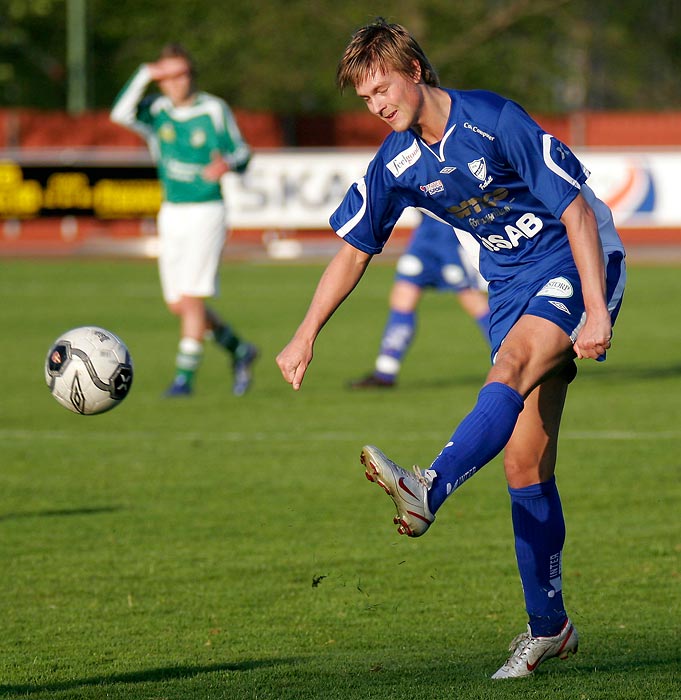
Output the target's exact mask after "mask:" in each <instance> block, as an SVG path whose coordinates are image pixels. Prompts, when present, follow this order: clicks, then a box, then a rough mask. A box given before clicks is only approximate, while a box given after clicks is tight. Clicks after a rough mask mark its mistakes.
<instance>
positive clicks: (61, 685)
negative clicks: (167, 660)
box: [0, 659, 293, 697]
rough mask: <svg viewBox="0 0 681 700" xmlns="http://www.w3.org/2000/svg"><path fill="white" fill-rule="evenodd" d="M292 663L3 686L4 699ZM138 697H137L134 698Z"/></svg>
mask: <svg viewBox="0 0 681 700" xmlns="http://www.w3.org/2000/svg"><path fill="white" fill-rule="evenodd" d="M292 661H293V660H292V659H265V660H257V661H242V662H239V663H232V664H227V663H224V664H208V665H206V666H170V667H168V668H150V669H148V670H146V671H131V672H130V673H118V674H113V675H111V676H94V677H92V678H76V679H73V680H68V681H60V682H56V683H36V684H31V683H25V684H22V685H0V697H9V696H12V695H20V696H22V697H23V696H30V695H33V694H34V693H45V692H48V693H49V692H53V693H57V692H60V691H65V690H74V689H76V688H85V687H92V686H102V687H105V686H109V685H116V684H119V683H122V684H135V683H156V682H160V681H170V680H177V679H183V678H192V677H194V676H199V675H202V674H204V673H217V672H218V671H232V672H234V673H237V672H244V671H252V670H254V669H257V668H262V667H267V666H275V665H278V664H289V663H291V662H292ZM133 697H134V696H133Z"/></svg>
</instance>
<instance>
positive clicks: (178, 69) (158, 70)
mask: <svg viewBox="0 0 681 700" xmlns="http://www.w3.org/2000/svg"><path fill="white" fill-rule="evenodd" d="M147 67H148V68H149V73H150V75H151V79H152V80H156V81H158V80H167V79H168V78H179V77H180V76H181V75H185V74H188V73H189V72H190V68H189V63H188V62H187V59H186V58H183V57H182V56H168V58H161V59H160V60H158V61H155V62H154V63H147Z"/></svg>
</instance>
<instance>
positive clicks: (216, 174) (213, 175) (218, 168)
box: [203, 151, 229, 182]
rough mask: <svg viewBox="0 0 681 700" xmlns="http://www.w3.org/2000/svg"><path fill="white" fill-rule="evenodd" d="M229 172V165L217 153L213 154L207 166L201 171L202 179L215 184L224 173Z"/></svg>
mask: <svg viewBox="0 0 681 700" xmlns="http://www.w3.org/2000/svg"><path fill="white" fill-rule="evenodd" d="M228 172H229V163H227V161H226V160H225V159H224V158H223V157H222V155H221V154H220V152H219V151H215V153H213V157H212V159H211V161H210V163H208V165H207V166H206V167H205V168H204V169H203V179H204V180H210V181H211V182H217V181H218V180H219V179H220V178H221V177H222V176H223V175H224V174H225V173H228Z"/></svg>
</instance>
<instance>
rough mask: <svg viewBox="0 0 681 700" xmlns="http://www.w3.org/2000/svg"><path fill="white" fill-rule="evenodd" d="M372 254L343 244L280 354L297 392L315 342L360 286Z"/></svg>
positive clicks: (284, 373) (281, 366) (283, 368)
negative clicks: (338, 309) (296, 328)
mask: <svg viewBox="0 0 681 700" xmlns="http://www.w3.org/2000/svg"><path fill="white" fill-rule="evenodd" d="M370 260H371V255H369V254H368V253H364V252H362V251H361V250H358V249H357V248H354V247H352V246H351V245H349V244H347V243H346V244H344V245H343V246H342V248H341V249H340V250H339V251H338V253H336V255H335V256H334V258H333V259H332V260H331V262H330V263H329V264H328V266H327V268H326V270H325V271H324V273H323V275H322V277H321V279H320V280H319V284H318V285H317V289H316V290H315V293H314V296H313V297H312V301H311V302H310V306H309V308H308V310H307V313H306V314H305V318H304V319H303V322H302V323H301V324H300V326H299V327H298V330H297V331H296V333H295V335H294V336H293V338H292V339H291V341H290V342H289V343H288V345H287V346H286V347H285V348H284V349H283V350H282V351H281V352H280V353H279V355H277V365H278V366H279V369H280V370H281V374H282V376H283V377H284V379H285V380H286V381H287V382H288V383H289V384H290V385H291V386H292V387H293V389H294V390H295V391H298V390H299V389H300V387H301V384H302V383H303V378H304V376H305V372H306V371H307V368H308V366H309V364H310V362H311V361H312V356H313V349H314V343H315V340H316V339H317V336H318V335H319V332H320V331H321V329H322V328H323V327H324V324H325V323H326V322H327V321H328V320H329V319H330V318H331V316H332V315H333V313H334V312H335V311H336V309H337V308H338V307H339V306H340V305H341V304H342V303H343V301H344V300H345V298H346V297H347V296H348V295H349V294H350V292H352V290H353V289H354V288H355V287H356V286H357V283H358V282H359V280H360V279H361V278H362V275H363V274H364V271H365V270H366V268H367V265H368V264H369V261H370Z"/></svg>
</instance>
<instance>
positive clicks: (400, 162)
mask: <svg viewBox="0 0 681 700" xmlns="http://www.w3.org/2000/svg"><path fill="white" fill-rule="evenodd" d="M420 157H421V149H420V148H419V144H418V141H417V140H416V139H414V143H412V145H411V146H409V148H406V149H405V150H404V151H402V153H398V154H397V155H396V156H395V157H394V158H393V159H392V160H391V161H390V162H389V163H387V164H386V168H388V170H390V172H391V173H392V174H393V175H394V176H395V177H399V176H400V175H401V174H402V173H403V172H404V171H405V170H407V169H408V168H411V166H412V165H414V163H416V161H417V160H418V159H419V158H420Z"/></svg>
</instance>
